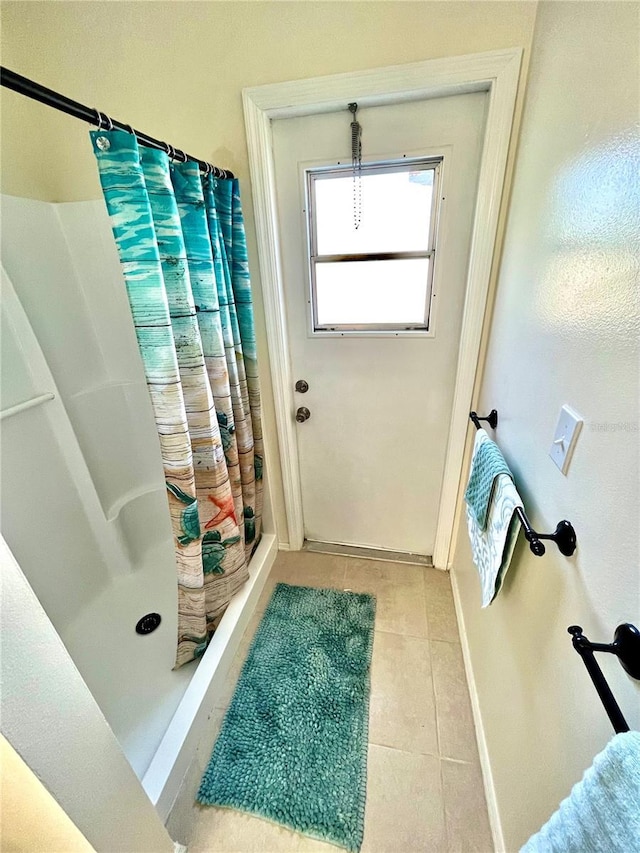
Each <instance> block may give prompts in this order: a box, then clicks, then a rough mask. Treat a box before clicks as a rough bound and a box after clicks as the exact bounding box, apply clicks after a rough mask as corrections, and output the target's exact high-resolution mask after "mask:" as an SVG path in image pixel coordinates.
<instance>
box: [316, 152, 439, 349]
mask: <svg viewBox="0 0 640 853" xmlns="http://www.w3.org/2000/svg"><path fill="white" fill-rule="evenodd" d="M443 161H444V157H443V156H438V157H419V158H412V159H405V158H403V159H402V160H397V161H388V160H387V161H384V162H372V163H363V164H362V175H363V176H365V175H370V174H389V173H398V172H413V171H416V170H418V169H419V170H421V171H431V170H433V172H434V178H433V193H432V196H431V215H430V219H429V238H428V248H427V249H426V250H424V251H415V252H357V253H353V254H340V255H321V254H318V249H317V233H316V232H317V228H316V217H315V206H314V203H315V191H314V190H315V184H316V181H318V180H331V178H338V177H345V176H348V175H350V174H352V167H351V166H334V165H332V166H323V167H314V168H309V169H305V193H306V199H305V202H306V203H305V210H306V211H307V213H306V219H307V223H306V225H307V228H306V231H307V261H308V275H309V300H308V302H309V306H310V311H311V318H310V319H311V333H312V335H313V336H316V335H318V336H323V337H332V336H336V335H342V336H344V335H349V336H358V335H367V334H374V335H380V334H385V333H387V334H393V335H396V336H400V335H406V334H413V335H415V334H416V333H422V334H429V333H432V325H433V323H432V319H433V311H432V307H433V306H432V302H433V295H434V294H433V275H434V267H435V262H436V243H437V232H438V217H439V213H440V200H441V198H442V188H441V174H442V164H443ZM411 258H428V259H429V261H430V263H429V272H428V279H427V287H426V291H425V306H424V307H425V312H424V320H423V322H422V323H414V324H407V323H333V324H331V325H329V324H320V323H319V322H318V298H317V287H316V267H317V265H318V264H319V263H350V262H353V261H381V260H406V259H411Z"/></svg>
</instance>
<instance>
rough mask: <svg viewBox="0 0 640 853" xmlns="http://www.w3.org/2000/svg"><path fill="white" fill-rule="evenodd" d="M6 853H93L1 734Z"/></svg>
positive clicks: (2, 845)
mask: <svg viewBox="0 0 640 853" xmlns="http://www.w3.org/2000/svg"><path fill="white" fill-rule="evenodd" d="M0 815H2V828H1V829H0V849H2V851H3V853H41V851H43V850H46V851H47V853H91V851H92V850H93V847H92V846H91V845H90V844H89V842H88V841H87V839H86V838H85V837H84V835H82V833H81V832H80V830H79V829H78V828H77V827H76V826H75V824H74V823H72V821H71V820H70V819H69V817H68V816H67V815H66V814H65V813H64V812H63V811H62V809H61V808H60V806H59V805H58V803H57V802H56V801H55V800H54V799H53V797H52V796H51V794H50V793H49V792H48V791H47V789H46V788H45V787H44V785H43V784H42V782H41V781H40V780H39V779H38V778H37V776H35V775H34V774H33V773H32V772H31V770H29V768H28V767H27V765H26V764H25V763H24V761H23V760H22V759H21V758H20V756H19V755H18V753H17V752H16V751H15V749H13V747H12V746H11V744H10V743H9V741H7V740H5V738H4V737H2V735H0Z"/></svg>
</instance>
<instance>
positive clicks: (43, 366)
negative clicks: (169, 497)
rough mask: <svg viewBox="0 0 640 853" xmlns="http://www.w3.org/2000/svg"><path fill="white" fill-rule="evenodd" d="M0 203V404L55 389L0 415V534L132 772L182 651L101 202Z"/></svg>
mask: <svg viewBox="0 0 640 853" xmlns="http://www.w3.org/2000/svg"><path fill="white" fill-rule="evenodd" d="M2 213H3V217H2V219H3V222H2V262H3V267H4V270H5V272H6V274H7V277H5V276H3V289H4V295H3V317H2V321H3V328H2V409H3V411H4V410H6V409H7V408H9V407H12V406H15V405H16V404H18V403H22V402H24V401H25V400H29V399H32V398H33V397H35V396H38V395H41V394H44V393H47V392H50V391H53V392H54V393H55V394H56V400H55V401H53V402H45V403H43V404H42V405H39V406H35V407H33V408H31V409H28V410H26V411H22V412H20V413H18V414H15V415H12V416H11V417H7V418H5V419H4V420H3V423H2V461H1V467H2V533H3V535H4V537H5V539H6V540H7V543H8V544H9V547H10V548H11V550H12V551H13V553H14V555H15V556H16V559H17V560H18V562H19V564H20V566H21V568H22V571H23V572H24V573H25V575H26V577H27V579H28V581H29V583H30V584H31V586H32V587H33V589H34V591H35V593H36V595H37V596H38V598H39V599H40V602H41V603H42V605H43V607H44V608H45V610H46V612H47V614H48V616H49V618H50V619H51V621H52V622H53V624H54V626H55V628H56V630H57V631H58V633H59V634H60V636H61V638H62V640H63V641H64V643H65V645H66V646H67V648H68V650H69V652H70V654H71V656H72V657H73V659H74V662H75V663H76V665H77V667H78V669H79V670H80V672H81V674H82V676H83V677H84V679H85V681H86V682H87V684H88V686H89V688H90V689H91V691H92V693H93V695H94V696H95V698H96V700H97V702H98V704H99V705H100V707H101V709H102V711H103V713H104V714H105V716H106V718H107V720H108V721H109V723H110V725H111V727H112V729H113V730H114V732H115V734H116V736H117V737H118V739H119V740H120V742H121V744H122V747H123V749H124V751H125V753H126V755H127V757H128V758H129V760H130V762H131V763H132V765H133V767H134V769H135V770H136V772H137V773H138V775H139V776H141V775H142V774H143V773H144V772H145V770H146V769H147V767H148V765H149V762H150V760H151V758H152V756H153V754H154V752H155V750H156V748H157V746H158V743H159V742H160V740H161V738H162V735H163V734H164V732H165V730H166V728H167V725H168V723H169V720H170V719H171V717H172V716H173V713H174V711H175V709H176V707H177V705H178V703H179V701H180V699H181V697H182V695H183V693H184V691H185V689H186V687H187V685H188V682H189V679H190V678H191V676H192V674H193V671H194V666H195V664H190V665H188V666H185V667H183V668H182V669H181V670H180V671H177V672H173V671H172V667H173V664H174V661H175V644H176V629H177V591H176V576H175V566H174V551H173V542H172V534H171V526H170V522H169V516H168V512H167V503H166V494H165V485H164V476H163V471H162V463H161V459H160V452H159V447H158V438H157V434H156V429H155V424H154V420H153V415H152V411H151V404H150V401H149V396H148V392H147V388H146V384H145V378H144V373H143V369H142V364H141V361H140V357H139V353H138V347H137V343H136V338H135V332H134V328H133V324H132V322H131V314H130V310H129V305H128V301H127V296H126V292H125V287H124V282H123V280H122V274H121V271H120V264H119V261H118V257H117V252H116V248H115V245H114V242H113V237H112V233H111V228H110V224H109V219H108V216H107V212H106V209H105V206H104V203H103V201H102V200H100V201H88V202H77V203H75V202H74V203H66V204H49V203H45V202H40V201H32V200H28V199H20V198H13V197H8V196H4V197H3V199H2ZM7 278H8V281H7ZM153 611H155V612H158V613H160V614H161V616H162V623H161V625H160V627H159V628H158V629H157V630H156V631H155V632H154V633H152V634H150V635H148V636H140V635H138V634H136V632H135V625H136V622H137V621H138V619H139V618H140V617H141V616H143V615H144V614H146V613H149V612H153Z"/></svg>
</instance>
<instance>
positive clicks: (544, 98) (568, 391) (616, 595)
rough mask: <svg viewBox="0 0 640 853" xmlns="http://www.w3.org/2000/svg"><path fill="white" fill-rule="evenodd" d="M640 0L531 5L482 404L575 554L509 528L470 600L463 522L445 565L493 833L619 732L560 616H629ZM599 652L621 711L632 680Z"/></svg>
mask: <svg viewBox="0 0 640 853" xmlns="http://www.w3.org/2000/svg"><path fill="white" fill-rule="evenodd" d="M638 15H639V7H638V6H637V4H624V3H615V2H607V3H573V2H570V3H562V2H552V3H542V4H540V6H539V8H538V18H537V26H536V32H535V36H534V42H533V53H532V58H531V65H530V70H529V81H528V89H527V98H526V104H525V110H524V114H523V121H522V129H521V135H520V146H519V152H518V157H517V164H516V171H515V176H514V183H513V194H512V199H511V207H510V211H509V217H508V225H507V232H506V237H505V243H504V252H503V258H502V264H501V269H500V275H499V283H498V289H497V297H496V304H495V310H494V316H493V323H492V328H491V334H490V339H489V347H488V356H487V361H486V366H485V371H484V380H483V383H482V392H481V395H480V403H479V406H480V408H482V409H483V410H489V409H491V408H492V407H494V406H495V407H496V408H497V409H498V411H499V414H500V423H499V426H498V430H497V438H498V441H499V442H500V444H501V446H502V448H503V450H504V452H505V455H506V456H507V459H508V460H509V461H510V463H511V465H512V468H513V470H514V473H515V475H516V480H517V482H518V484H519V486H520V488H521V493H522V495H523V498H524V500H525V502H526V506H527V510H528V512H529V514H530V518H531V520H532V522H533V524H534V526H535V527H536V528H537V529H538V530H540V531H549V530H553V529H554V528H555V525H556V523H557V522H558V521H559V520H560V519H561V518H568V519H570V520H571V521H572V522H573V524H574V525H575V528H576V531H577V535H578V550H577V553H576V554H575V556H574V557H572V558H570V559H567V558H564V557H562V556H561V555H560V553H559V552H558V550H557V549H556V548H555V546H553V545H550V546H548V548H547V555H546V556H545V557H543V558H541V559H539V558H536V557H534V556H533V555H532V554H531V553H530V552H529V551H528V549H527V548H526V547H525V546H524V545H523V544H522V542H521V543H520V545H519V547H518V549H517V551H516V554H515V557H514V561H513V564H512V568H511V572H510V575H509V576H508V578H507V582H506V584H505V588H504V591H503V592H502V593H501V595H500V597H499V598H498V599H497V601H496V602H495V603H494V604H493V605H492V606H491V607H490V608H489V609H487V610H484V611H481V610H480V607H479V604H480V590H479V583H478V579H477V576H476V572H475V568H474V567H473V565H472V563H471V559H470V554H469V547H468V543H467V538H466V530H461V531H460V535H459V544H458V549H457V556H456V558H455V561H454V570H453V576H454V580H455V582H456V583H457V585H458V587H459V592H460V597H461V603H462V610H463V614H464V622H465V625H466V631H467V640H468V643H469V648H470V652H471V660H472V664H473V673H474V677H475V683H476V687H477V691H478V697H479V705H480V709H481V712H482V720H483V723H484V729H485V732H486V738H487V745H488V752H489V756H490V762H491V767H492V771H493V777H494V782H495V787H496V793H497V801H498V807H499V811H500V816H501V820H502V825H503V829H504V836H505V842H506V849H507V850H508V851H515V850H517V849H519V847H520V845H521V844H522V843H523V842H524V841H525V840H526V838H527V837H528V835H529V834H530V833H532V832H533V831H535V830H536V829H537V828H538V827H539V826H540V824H541V823H542V822H543V821H544V820H545V819H546V818H547V816H548V815H549V814H550V812H551V811H552V810H553V809H554V808H555V807H556V805H557V803H558V801H559V800H560V799H561V798H563V797H564V796H566V795H567V794H568V792H569V790H570V788H571V786H572V784H573V783H574V782H576V781H577V780H578V779H579V778H580V776H581V775H582V772H583V770H584V769H585V767H586V766H588V765H589V764H590V763H591V760H592V757H593V756H594V754H595V753H596V752H598V751H599V750H600V749H601V748H602V747H603V746H604V744H605V743H606V741H607V739H608V738H609V737H610V736H611V734H612V729H611V726H610V724H609V722H608V720H607V718H606V716H605V713H604V710H603V708H602V706H601V704H600V702H599V700H598V698H597V695H596V693H595V690H594V689H593V687H592V685H591V682H590V680H589V678H588V676H587V673H586V670H585V669H584V666H583V664H582V662H581V661H580V658H579V657H578V655H577V654H576V653H575V652H574V651H573V649H572V647H571V642H570V638H569V636H568V634H567V626H569V625H571V624H575V623H578V624H580V625H582V626H583V628H584V629H585V632H586V633H587V635H588V636H589V637H590V638H591V639H593V640H597V641H602V642H610V641H611V639H612V635H613V631H614V628H615V627H616V625H618V623H620V622H623V621H630V622H634V623H635V624H637V625H640V585H639V579H640V569H639V565H640V564H639V547H638V545H639V541H638V540H639V531H638V522H639V517H640V512H639V511H640V506H639V500H638V479H639V478H638V415H639V399H638V378H639V371H638V332H639V329H640V302H639V300H638V279H637V262H638V256H637V243H634V241H635V240H636V239H637V234H638V231H639V226H640V222H639V219H640V191H639V189H638V178H637V175H638V143H637V138H636V140H635V141H632V132H633V131H632V128H633V124H634V122H635V121H637V118H638V105H639V103H640V100H639V97H638V95H639V92H638V80H639V64H638V45H639V27H638ZM564 403H568V404H570V405H571V406H572V407H574V408H575V409H576V410H577V411H578V412H579V413H580V414H581V415H583V417H584V419H585V425H584V428H583V431H582V434H581V435H580V438H579V440H578V444H577V447H576V451H575V455H574V457H573V461H572V462H571V466H570V468H569V471H568V475H567V476H563V475H562V474H561V473H560V471H559V470H558V469H557V468H556V467H555V466H554V465H553V463H552V462H551V460H550V459H549V457H548V455H547V453H548V449H549V446H550V444H551V440H552V436H553V431H554V428H555V423H556V419H557V417H558V413H559V410H560V406H561V405H562V404H564ZM600 661H601V665H602V668H603V670H604V672H605V674H606V676H607V678H608V679H609V680H610V684H611V686H612V688H613V690H614V693H615V694H616V696H617V697H618V699H619V702H620V704H621V706H622V708H623V711H624V713H625V714H626V716H627V719H628V721H629V723H630V724H631V726H632V727H636V728H638V727H639V726H640V689H639V687H640V685H639V683H638V682H633V681H632V680H631V679H630V678H628V677H627V676H626V675H625V673H624V671H623V670H622V668H621V667H620V665H619V664H618V662H617V660H616V659H615V658H613V657H611V658H606V657H605V658H604V659H603V658H602V656H601V657H600Z"/></svg>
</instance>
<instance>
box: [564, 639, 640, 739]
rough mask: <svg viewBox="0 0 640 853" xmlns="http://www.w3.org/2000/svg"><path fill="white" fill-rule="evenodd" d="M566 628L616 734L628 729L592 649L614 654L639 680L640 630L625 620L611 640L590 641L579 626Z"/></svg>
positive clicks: (627, 670)
mask: <svg viewBox="0 0 640 853" xmlns="http://www.w3.org/2000/svg"><path fill="white" fill-rule="evenodd" d="M567 631H568V632H569V633H570V634H571V635H572V640H571V642H572V643H573V648H574V649H575V650H576V651H577V652H578V654H579V655H580V657H581V658H582V662H583V663H584V665H585V667H586V668H587V672H588V673H589V675H590V676H591V680H592V681H593V686H594V687H595V688H596V691H597V693H598V696H599V697H600V701H601V702H602V704H603V705H604V709H605V711H606V712H607V716H608V717H609V719H610V720H611V725H612V726H613V728H614V730H615V732H616V734H620V732H628V731H629V726H628V724H627V721H626V720H625V718H624V716H623V714H622V711H621V710H620V706H619V705H618V703H617V702H616V700H615V698H614V695H613V693H612V692H611V688H610V687H609V685H608V683H607V679H606V678H605V677H604V674H603V672H602V670H601V669H600V666H599V665H598V662H597V661H596V659H595V655H594V652H610V653H611V654H614V655H616V656H617V657H618V660H619V661H620V664H621V666H622V668H623V669H624V670H625V672H628V673H629V675H630V676H631V677H632V678H638V679H640V631H638V629H637V628H636V626H635V625H631V624H630V623H629V622H624V623H623V624H622V625H618V627H617V628H616V632H615V634H614V636H613V643H592V642H591V641H590V640H589V639H587V637H585V635H584V634H583V633H582V628H581V627H580V626H579V625H571V626H570V627H569V628H567Z"/></svg>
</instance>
